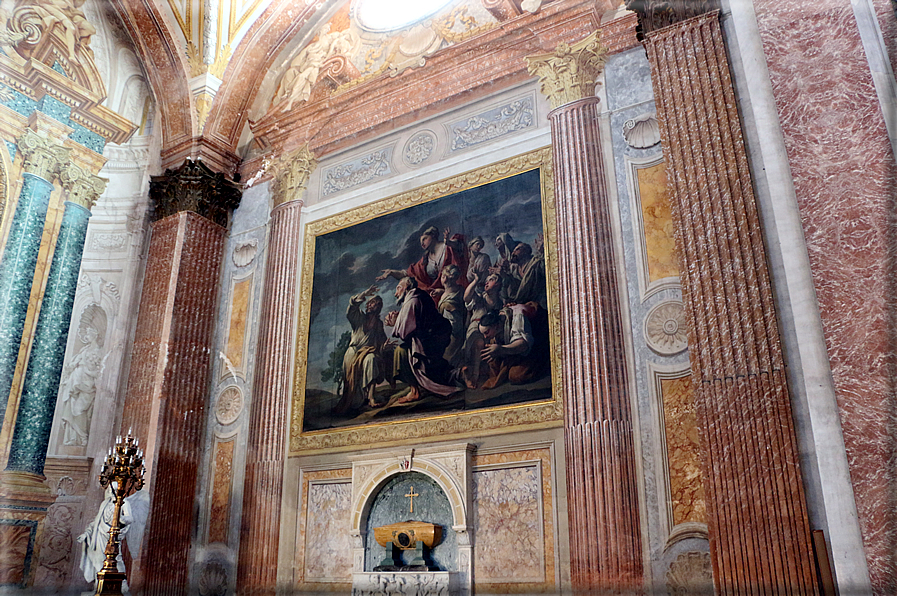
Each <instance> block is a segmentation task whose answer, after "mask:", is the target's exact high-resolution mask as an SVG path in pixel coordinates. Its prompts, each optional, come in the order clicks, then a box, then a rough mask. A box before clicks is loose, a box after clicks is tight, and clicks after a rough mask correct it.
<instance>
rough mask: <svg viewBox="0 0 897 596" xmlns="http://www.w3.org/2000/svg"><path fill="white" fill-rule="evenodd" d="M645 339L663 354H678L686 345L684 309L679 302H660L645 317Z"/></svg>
mask: <svg viewBox="0 0 897 596" xmlns="http://www.w3.org/2000/svg"><path fill="white" fill-rule="evenodd" d="M645 341H647V342H648V347H650V348H651V349H652V350H654V351H655V352H657V353H658V354H663V355H664V356H672V355H674V354H678V353H679V352H681V351H682V350H684V349H685V348H686V347H687V346H688V333H687V332H686V328H685V311H684V309H683V307H682V303H681V302H662V303H660V304H658V305H657V306H655V307H654V308H652V309H651V310H650V311H649V312H648V316H647V317H645Z"/></svg>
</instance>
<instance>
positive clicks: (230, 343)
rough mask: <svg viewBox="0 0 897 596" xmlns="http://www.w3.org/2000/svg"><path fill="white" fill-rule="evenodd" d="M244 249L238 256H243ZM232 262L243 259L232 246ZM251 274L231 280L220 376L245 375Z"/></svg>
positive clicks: (251, 286) (250, 304)
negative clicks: (223, 362)
mask: <svg viewBox="0 0 897 596" xmlns="http://www.w3.org/2000/svg"><path fill="white" fill-rule="evenodd" d="M245 252H246V250H245V248H243V250H241V251H240V253H239V254H241V255H243V254H244V253H245ZM232 254H233V257H234V258H232V260H233V261H234V263H235V264H236V263H237V262H242V259H243V257H237V254H238V253H237V247H236V246H234V250H233V253H232ZM252 289H253V285H252V273H250V274H249V275H247V276H234V277H233V278H232V279H231V292H230V305H229V306H230V310H229V312H228V325H227V343H226V344H225V346H226V347H225V350H224V357H225V369H224V370H222V371H221V372H222V374H224V375H225V376H227V375H232V376H233V375H236V374H240V373H243V374H245V370H246V367H245V365H244V364H245V356H244V352H245V350H246V347H247V346H246V339H247V333H246V323H247V317H248V316H249V312H250V310H251V307H252V299H253V292H252Z"/></svg>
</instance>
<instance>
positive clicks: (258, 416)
mask: <svg viewBox="0 0 897 596" xmlns="http://www.w3.org/2000/svg"><path fill="white" fill-rule="evenodd" d="M301 215H302V201H289V202H287V203H283V204H281V205H278V206H277V207H275V208H274V210H273V211H272V212H271V232H270V236H269V240H268V250H267V252H268V261H267V264H266V266H265V287H264V297H263V300H262V312H261V318H260V321H259V343H258V353H257V358H258V360H257V364H256V369H255V375H254V381H253V388H252V389H253V391H252V406H251V411H250V417H249V443H248V446H247V453H246V479H245V481H244V485H243V522H242V529H241V533H240V552H239V558H238V562H237V590H238V591H239V592H240V593H241V594H247V593H252V594H273V593H274V591H275V587H276V582H277V551H278V544H279V539H280V505H281V500H282V495H283V471H284V470H283V468H284V458H285V457H286V446H287V431H288V421H287V414H288V407H289V402H290V395H291V391H292V377H291V375H290V370H291V355H292V346H293V337H294V329H293V317H294V314H295V306H296V294H297V292H296V277H297V276H298V274H299V249H300V242H301V238H300V233H299V221H300V217H301Z"/></svg>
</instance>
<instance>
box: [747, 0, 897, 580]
mask: <svg viewBox="0 0 897 596" xmlns="http://www.w3.org/2000/svg"><path fill="white" fill-rule="evenodd" d="M754 5H755V10H756V15H757V24H758V28H759V32H760V37H761V40H762V42H763V49H764V51H765V54H766V63H767V66H768V70H769V75H770V79H771V82H772V89H773V95H774V98H775V102H776V107H777V109H778V115H779V121H780V123H781V127H782V133H783V137H784V141H785V150H786V152H787V156H788V164H789V166H790V169H791V173H792V175H793V177H794V191H795V195H796V197H797V202H798V206H799V208H800V212H801V219H802V221H803V227H804V234H805V237H806V242H807V248H808V250H809V257H810V267H811V270H812V273H813V282H814V286H815V289H816V296H817V299H818V303H819V309H820V315H821V318H822V325H823V331H824V334H825V341H826V346H827V349H828V355H829V360H830V363H831V369H832V376H833V379H834V384H835V392H836V395H837V399H838V405H839V408H840V412H841V426H842V430H843V433H844V442H845V446H846V449H847V457H848V462H849V466H850V475H851V480H852V483H853V489H854V497H855V499H856V505H857V512H858V514H859V523H860V531H861V533H862V537H863V543H864V550H865V556H866V560H867V562H868V564H869V572H870V576H871V581H872V586H873V591H874V592H875V593H876V594H880V595H885V594H889V595H890V594H895V593H897V390H895V385H897V382H895V378H897V375H895V370H897V350H895V345H897V342H895V337H897V323H895V296H897V292H895V281H897V273H895V265H894V263H895V258H897V246H895V240H894V238H895V229H897V226H895V220H897V217H895V211H897V208H895V202H894V196H895V194H894V193H895V188H897V186H895V185H897V176H895V164H894V155H893V151H892V149H891V145H890V143H889V141H888V131H887V129H886V127H885V122H884V117H883V115H882V112H881V107H880V104H879V101H878V97H877V95H876V91H875V86H874V84H873V79H872V73H871V71H870V67H869V64H868V62H867V60H866V54H865V52H864V48H863V44H862V40H861V37H860V31H859V29H858V24H857V22H856V17H855V14H854V8H853V7H852V5H851V2H850V0H819V1H816V2H812V3H807V2H802V1H799V0H786V1H783V0H754ZM873 5H874V6H875V8H876V12H877V16H878V19H879V24H880V25H881V29H882V32H883V35H884V42H885V45H886V47H887V48H888V49H889V50H890V51H891V56H890V58H891V62H892V64H894V63H895V55H894V50H895V40H894V38H895V25H894V20H895V17H894V9H893V5H892V4H891V3H890V2H888V1H887V0H874V1H873Z"/></svg>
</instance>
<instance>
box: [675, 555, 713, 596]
mask: <svg viewBox="0 0 897 596" xmlns="http://www.w3.org/2000/svg"><path fill="white" fill-rule="evenodd" d="M666 580H667V581H666V584H667V593H668V594H670V595H671V596H692V595H694V594H707V595H708V596H709V595H710V594H713V571H712V568H711V563H710V553H708V552H700V551H691V552H685V553H682V554H681V555H679V556H678V557H676V560H675V561H673V562H672V563H671V564H670V569H669V571H667V577H666Z"/></svg>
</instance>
